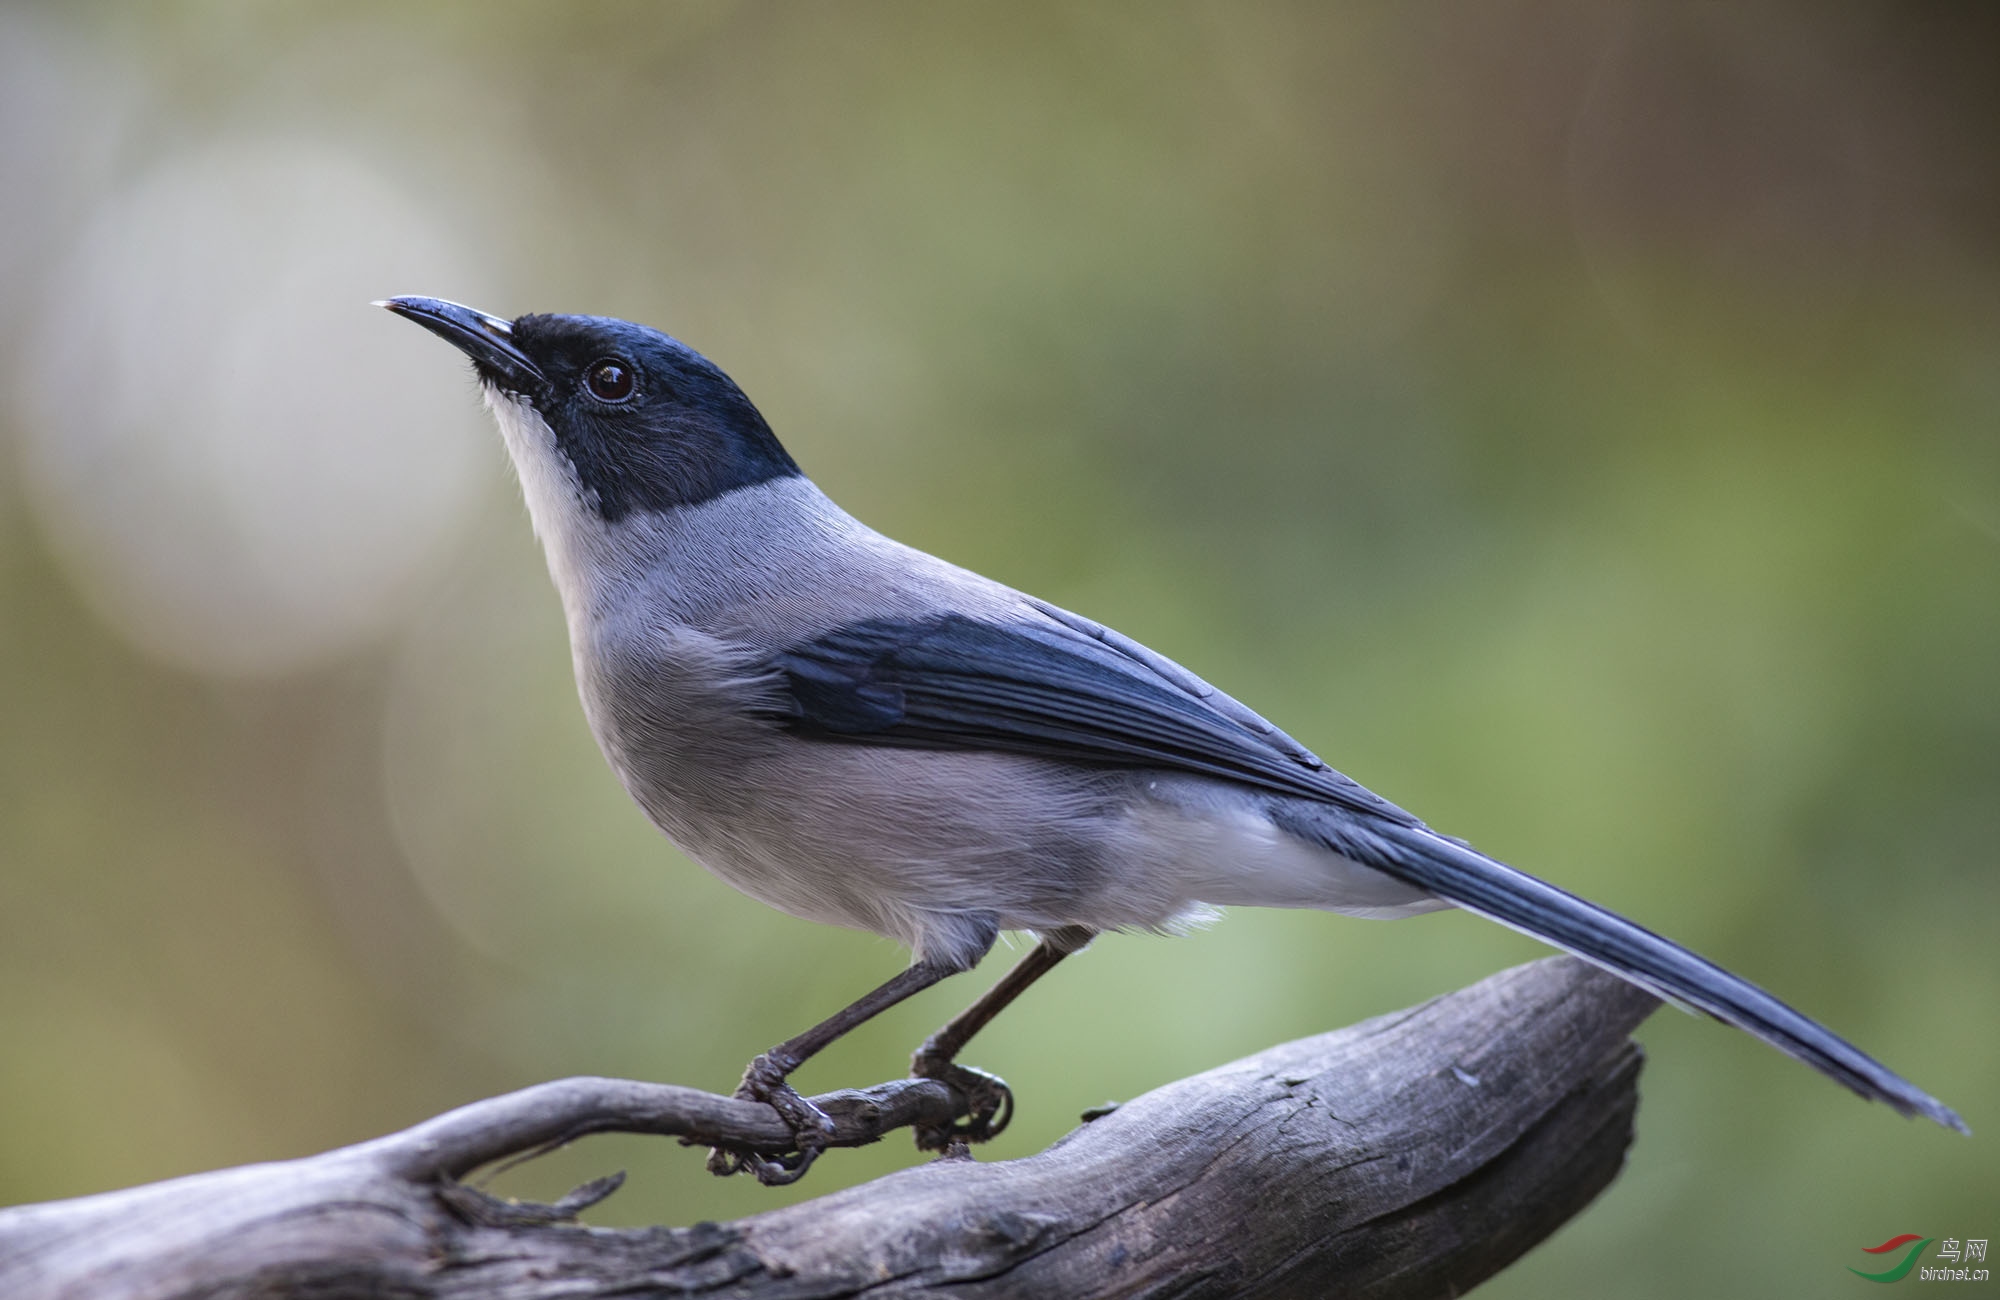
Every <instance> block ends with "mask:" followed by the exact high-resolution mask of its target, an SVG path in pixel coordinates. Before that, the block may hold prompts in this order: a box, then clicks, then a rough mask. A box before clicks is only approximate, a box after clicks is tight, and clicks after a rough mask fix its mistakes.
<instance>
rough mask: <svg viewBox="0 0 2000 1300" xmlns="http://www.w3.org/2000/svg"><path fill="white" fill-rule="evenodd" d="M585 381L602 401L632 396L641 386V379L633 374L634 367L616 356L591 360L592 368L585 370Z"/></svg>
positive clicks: (618, 400)
mask: <svg viewBox="0 0 2000 1300" xmlns="http://www.w3.org/2000/svg"><path fill="white" fill-rule="evenodd" d="M583 382H584V386H585V387H587V388H589V389H590V395H591V396H592V397H595V398H596V399H597V400H598V401H600V402H612V403H617V402H622V401H625V400H626V399H628V398H630V397H631V396H632V393H633V390H634V389H636V388H637V387H638V386H639V381H638V380H637V379H636V378H635V377H634V376H633V374H632V367H630V366H628V365H626V364H625V363H624V362H623V361H620V360H619V359H618V358H616V357H605V358H604V359H603V360H601V361H593V362H591V363H590V369H589V370H586V371H584V374H583Z"/></svg>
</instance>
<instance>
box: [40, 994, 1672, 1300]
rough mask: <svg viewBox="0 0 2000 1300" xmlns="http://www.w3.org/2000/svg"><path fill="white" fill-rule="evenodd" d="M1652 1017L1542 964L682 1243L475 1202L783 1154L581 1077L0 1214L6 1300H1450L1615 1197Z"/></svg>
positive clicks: (747, 1131)
mask: <svg viewBox="0 0 2000 1300" xmlns="http://www.w3.org/2000/svg"><path fill="white" fill-rule="evenodd" d="M1655 1005H1657V1004H1656V1002H1655V1001H1654V999H1653V998H1652V997H1650V996H1649V995H1647V994H1645V993H1642V992H1640V991H1638V990H1636V989H1634V988H1632V987H1631V986H1629V985H1626V984H1624V983H1622V982H1620V981H1619V980H1617V979H1614V978H1613V977H1611V976H1609V975H1606V974H1604V973H1603V972H1601V971H1598V970H1596V969H1594V968H1592V967H1590V966H1587V965H1584V964H1583V963H1581V962H1578V961H1576V960H1574V959H1572V958H1567V957H1552V958H1549V959H1546V960H1544V961H1539V962H1535V963H1532V964H1530V965H1527V966H1520V967H1517V968H1515V969H1513V970H1509V971H1505V972H1503V973H1501V974H1499V975H1495V976H1493V977H1492V978H1491V979H1488V980H1485V981H1483V982H1481V983H1479V984H1476V985H1473V986H1472V987H1471V988H1467V989H1462V990H1460V991H1459V992H1457V993H1453V994H1450V995H1448V996H1446V997H1442V998H1438V999H1435V1000H1433V1001H1431V1002H1427V1003H1425V1004H1424V1005H1422V1006H1419V1007H1415V1008H1412V1009H1410V1010H1406V1011H1401V1012H1397V1013H1395V1014H1393V1015H1388V1016H1382V1017H1380V1018H1378V1019H1375V1020H1370V1021H1367V1022H1365V1023H1363V1024H1359V1025H1354V1026H1351V1027H1350V1028H1347V1029H1342V1030H1338V1031H1336V1032H1334V1033H1329V1034H1322V1035H1319V1036H1318V1037H1314V1038H1307V1039H1302V1040H1300V1041H1298V1042H1295V1043H1287V1044H1285V1045H1283V1046H1280V1047H1274V1048H1271V1049H1270V1050H1268V1051H1265V1052H1261V1053H1259V1054H1257V1055H1255V1056H1252V1057H1248V1058H1246V1059H1244V1060H1241V1061H1237V1062H1235V1063H1233V1064H1230V1065H1225V1066H1222V1067H1221V1068H1219V1069H1215V1070H1210V1071H1208V1072H1207V1073H1205V1074H1200V1075H1196V1076H1194V1077H1192V1078H1188V1079H1182V1080H1180V1081H1179V1082H1177V1083H1170V1084H1168V1085H1166V1086H1165V1087H1162V1088H1159V1089H1156V1090H1155V1091H1153V1092H1150V1093H1147V1094H1146V1095H1145V1096H1143V1097H1140V1098H1139V1099H1138V1100H1136V1101H1133V1102H1129V1103H1127V1104H1126V1105H1124V1106H1122V1107H1119V1108H1118V1109H1117V1110H1116V1111H1114V1112H1112V1113H1111V1114H1109V1115H1106V1116H1104V1117H1102V1118H1099V1119H1096V1120H1095V1121H1094V1122H1090V1123H1086V1124H1085V1125H1083V1126H1082V1127H1081V1128H1078V1129H1077V1130H1076V1131H1074V1132H1072V1133H1070V1134H1069V1135H1068V1136H1066V1137H1064V1138H1063V1139H1062V1140H1061V1141H1059V1142H1057V1143H1056V1144H1055V1145H1054V1146H1052V1147H1050V1148H1049V1149H1048V1150H1046V1151H1044V1152H1042V1153H1041V1154H1039V1155H1035V1156H1030V1157H1028V1158H1026V1159H1021V1160H1009V1161H1000V1162H995V1163H980V1162H976V1161H973V1160H966V1159H946V1160H939V1161H935V1162H932V1163H929V1164H926V1165H922V1166H919V1167H916V1168H911V1169H906V1170H903V1171H901V1172H899V1173H895V1174H891V1175H889V1176H888V1177H886V1178H880V1179H877V1180H876V1181H874V1182H871V1183H867V1184H865V1185H863V1186H859V1187H852V1188H848V1189H846V1190H844V1191H839V1192H835V1193H833V1194H831V1195H829V1196H825V1197H822V1198H820V1199H818V1200H815V1201H810V1202H807V1203H804V1204H800V1205H794V1206H789V1207H787V1208H784V1209H778V1210H772V1211H769V1212H766V1213H763V1214H758V1215H753V1216H752V1217H750V1218H747V1219H741V1220H738V1221H736V1222H733V1223H725V1224H713V1223H699V1224H696V1225H694V1226H693V1227H691V1228H647V1229H637V1230H612V1229H603V1228H586V1227H581V1226H578V1225H575V1224H573V1223H567V1222H563V1221H562V1220H563V1219H565V1218H567V1217H568V1216H570V1215H572V1214H574V1212H575V1211H576V1210H577V1209H579V1208H581V1207H582V1206H584V1205H586V1204H588V1203H590V1202H591V1201H593V1200H595V1199H599V1198H601V1196H602V1195H606V1194H608V1193H609V1191H610V1190H612V1189H614V1188H615V1186H616V1183H615V1181H612V1180H604V1181H603V1182H602V1183H600V1184H598V1185H593V1186H591V1187H588V1188H583V1189H579V1190H578V1192H577V1193H575V1194H573V1195H572V1197H571V1198H568V1199H567V1201H566V1203H565V1204H563V1205H559V1206H555V1207H546V1206H522V1205H516V1204H513V1203H510V1202H503V1201H498V1200H494V1199H493V1198H491V1197H488V1196H486V1195H485V1194H484V1193H481V1192H477V1191H474V1190H473V1189H471V1188H468V1187H466V1186H464V1185H463V1184H461V1183H459V1182H458V1181H457V1180H458V1179H459V1178H461V1177H462V1176H464V1175H466V1174H468V1173H470V1172H472V1171H473V1170H474V1169H477V1168H478V1167H480V1166H481V1165H484V1164H487V1163H490V1162H492V1161H494V1160H498V1159H502V1158H504V1157H506V1156H509V1155H513V1154H517V1153H520V1152H523V1151H533V1150H536V1149H538V1148H541V1147H545V1146H547V1145H549V1144H551V1143H559V1142H563V1141H567V1140H569V1139H571V1138H575V1137H579V1136H581V1135H583V1134H586V1133H599V1132H611V1131H619V1132H634V1133H660V1134H674V1135H680V1136H684V1137H687V1138H690V1139H693V1140H695V1141H697V1142H701V1143H708V1142H711V1141H716V1140H729V1141H734V1142H740V1143H745V1144H748V1145H750V1146H753V1147H757V1148H759V1149H762V1150H764V1151H767V1152H771V1153H776V1152H778V1151H780V1150H782V1149H783V1148H784V1146H785V1144H786V1138H787V1134H786V1131H785V1129H784V1126H783V1125H782V1124H781V1123H780V1122H779V1121H778V1119H777V1118H776V1115H775V1113H774V1112H772V1111H771V1110H770V1109H769V1108H768V1107H765V1106H762V1105H757V1104H754V1103H750V1102H739V1101H733V1100H730V1099H728V1098H724V1097H717V1096H714V1095H712V1094H709V1093H704V1092H697V1091H695V1090H693V1089H689V1088H679V1087H673V1086H671V1085H663V1084H645V1083H633V1082H627V1081H621V1080H615V1079H567V1080H562V1081H560V1082H556V1083H549V1084H543V1085H541V1086H538V1087H533V1088H527V1089H524V1090H522V1091H520V1092H516V1093H510V1094H508V1095H507V1096H504V1097H495V1098H492V1099H490V1100H487V1101H481V1102H475V1103H473V1104H472V1105H470V1106H465V1107H462V1108H460V1109H458V1110H455V1111H452V1112H450V1113H448V1114H445V1115H441V1116H439V1117H437V1118H436V1119H433V1120H429V1121H427V1122H425V1123H422V1124H419V1125H417V1126H416V1127H415V1128H411V1129H407V1130H405V1131H403V1132H401V1133H396V1134H392V1135H390V1136H388V1137H384V1138H378V1139H376V1140H375V1141H372V1142H366V1143H363V1144H361V1145H359V1146H353V1147H346V1148H343V1149H341V1150H338V1151H330V1152H327V1153H326V1154H324V1155H318V1156H312V1157H309V1158H306V1159H302V1160H291V1161H285V1162H282V1163H277V1164H264V1165H246V1166H243V1167H241V1168H236V1169H225V1170H220V1171H217V1172H215V1173H208V1174H197V1175H194V1176H192V1177H188V1178H179V1179H175V1180H173V1181H171V1182H165V1183H155V1184H151V1185H149V1186H145V1187H135V1188H132V1189H129V1190H127V1191H121V1192H109V1193H106V1194H104V1195H101V1196H90V1197H84V1198H82V1199H79V1200H73V1201H58V1202H52V1203H49V1204H45V1205H26V1206H19V1207H16V1208H13V1209H8V1210H0V1295H4V1296H8V1297H13V1298H15V1300H27V1298H30V1297H32V1298H35V1300H40V1298H41V1297H58V1296H61V1297H70V1296H76V1297H82V1296H89V1297H92V1298H93V1300H155V1298H157V1300H165V1298H167V1297H193V1296H201V1297H204V1298H218V1300H219V1298H221V1297H243V1298H248V1297H270V1296H290V1295H308V1296H312V1297H315V1300H334V1298H336V1297H362V1296H367V1297H378V1296H379V1297H394V1298H396V1300H420V1298H429V1297H458V1296H465V1297H473V1296H477V1297H500V1298H503V1300H538V1298H540V1297H554V1296H563V1297H592V1296H611V1295H618V1296H640V1295H677V1296H678V1295H690V1294H692V1295H704V1296H731V1297H765V1296H785V1297H789V1298H802V1297H829V1296H852V1295H857V1294H860V1293H862V1292H863V1291H867V1292H869V1293H870V1294H884V1295H887V1294H898V1295H900V1294H916V1293H924V1294H929V1293H933V1292H939V1291H944V1290H947V1289H948V1290H949V1291H950V1293H951V1294H952V1295H954V1296H1113V1295H1117V1296H1124V1295H1150V1294H1163V1293H1164V1294H1172V1295H1175V1296H1239V1295H1259V1296H1324V1295H1331V1294H1336V1293H1338V1294H1340V1295H1353V1296H1381V1297H1403V1296H1426V1297H1428V1296H1455V1295H1458V1294H1461V1293H1462V1292H1464V1291H1466V1290H1468V1289H1470V1288H1471V1287H1473V1286H1475V1285H1476V1284H1478V1283H1479V1282H1480V1281H1482V1280H1483V1279H1485V1278H1487V1277H1490V1276H1491V1275H1492V1274H1493V1273H1495V1272H1496V1271H1498V1270H1499V1269H1501V1268H1503V1267H1505V1266H1506V1265H1507V1264H1508V1263H1510V1262H1511V1261H1513V1260H1514V1259H1515V1258H1517V1257H1518V1256H1519V1255H1520V1254H1521V1253H1522V1252H1523V1251H1525V1250H1527V1249H1528V1248H1529V1247H1530V1246H1533V1245H1534V1244H1535V1243H1536V1242H1538V1241H1540V1240H1541V1239H1542V1238H1543V1237H1545V1236H1547V1235H1548V1234H1549V1233H1550V1232H1552V1231H1553V1230H1554V1229H1555V1228H1556V1227H1557V1226H1559V1225H1560V1224H1562V1223H1563V1222H1564V1221H1565V1220H1567V1219H1568V1218H1569V1217H1570V1216H1571V1215H1573V1214H1575V1213H1576V1212H1577V1211H1578V1210H1580V1209H1582V1208H1583V1206H1584V1205H1586V1204H1588V1203H1589V1201H1590V1200H1591V1198H1592V1197H1594V1196H1596V1195H1597V1193H1598V1192H1600V1191H1602V1190H1603V1189H1604V1188H1605V1187H1606V1186H1607V1185H1608V1184H1609V1183H1610V1182H1611V1180H1612V1179H1613V1178H1614V1177H1615V1176H1616V1175H1617V1173H1618V1170H1619V1167H1620V1166H1621V1164H1622V1163H1623V1160H1624V1154H1625V1148H1626V1146H1627V1145H1628V1144H1629V1143H1630V1141H1631V1138H1632V1120H1633V1115H1634V1113H1635V1111H1636V1109H1637V1106H1638V1096H1637V1090H1636V1085H1637V1080H1638V1074H1639V1065H1640V1059H1641V1058H1640V1052H1639V1049H1638V1047H1637V1046H1636V1045H1634V1044H1633V1043H1632V1042H1631V1041H1630V1040H1629V1039H1628V1037H1627V1035H1628V1034H1629V1033H1630V1032H1631V1030H1632V1029H1633V1027H1634V1026H1636V1025H1637V1024H1638V1023H1639V1022H1640V1021H1641V1020H1643V1019H1645V1017H1646V1016H1647V1015H1648V1014H1649V1013H1650V1012H1651V1011H1652V1009H1653V1008H1654V1006H1655ZM815 1100H816V1101H817V1102H818V1103H819V1105H820V1106H822V1107H823V1108H825V1109H826V1111H827V1112H828V1113H829V1114H830V1115H832V1116H833V1117H834V1119H835V1121H836V1123H837V1125H838V1129H839V1132H838V1136H836V1138H835V1139H834V1142H835V1145H844V1146H854V1145H860V1144H862V1143H866V1142H872V1141H874V1140H876V1139H877V1138H879V1137H881V1136H882V1135H883V1134H884V1133H886V1132H888V1131H890V1130H891V1129H894V1128H898V1127H901V1126H904V1125H908V1124H910V1123H911V1122H913V1121H916V1120H919V1119H926V1120H940V1119H943V1118H945V1117H946V1116H948V1115H951V1114H955V1113H957V1111H958V1110H959V1108H960V1107H961V1104H962V1103H961V1101H960V1099H959V1098H957V1097H956V1096H955V1095H954V1094H953V1093H952V1092H951V1091H950V1090H949V1089H947V1088H945V1087H944V1086H943V1085H942V1084H938V1083H934V1082H929V1081H922V1080H902V1081H899V1082H895V1083H888V1084H883V1085H881V1086H879V1087H876V1088H871V1089H868V1090H866V1091H863V1092H847V1093H833V1094H830V1095H828V1096H825V1097H819V1098H816V1099H815ZM837 1159H838V1156H837V1155H829V1156H828V1157H827V1160H828V1161H829V1162H831V1161H835V1160H837ZM826 1168H828V1165H826V1164H823V1165H822V1166H821V1169H822V1171H824V1170H825V1169H826Z"/></svg>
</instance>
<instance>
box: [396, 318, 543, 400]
mask: <svg viewBox="0 0 2000 1300" xmlns="http://www.w3.org/2000/svg"><path fill="white" fill-rule="evenodd" d="M372 305H373V306H376V307H387V308H388V309H389V310H390V311H392V312H395V313H396V314H397V315H398V316H401V317H403V318H404V319H406V320H413V321H415V322H416V323H417V324H419V325H421V326H423V327H424V328H425V329H427V330H429V331H430V332H431V333H433V334H435V335H437V336H438V337H439V338H441V339H444V340H445V341H447V342H449V343H452V344H454V345H455V346H456V347H457V348H458V349H459V350H460V351H461V352H463V353H465V355H467V356H469V357H471V358H472V363H473V364H474V365H475V366H477V367H479V374H480V376H481V378H484V379H487V380H490V381H492V382H493V383H495V384H497V385H499V386H500V387H501V388H503V389H506V390H507V391H509V392H514V393H529V392H534V391H536V390H537V389H541V388H545V387H547V386H548V380H547V379H545V378H544V377H543V375H542V371H541V368H540V367H539V366H537V365H536V364H535V363H534V362H533V361H530V360H529V359H528V355H527V353H525V352H523V351H521V349H520V348H518V347H516V346H515V345H514V326H513V323H512V322H511V321H504V320H501V319H500V318H499V317H498V316H488V315H487V314H486V313H485V312H483V311H474V310H473V309H472V308H470V307H465V306H461V305H460V304H458V303H455V302H446V301H445V300H444V299H442V298H417V297H401V298H383V299H380V300H379V301H377V302H375V303H374V304H372Z"/></svg>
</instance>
